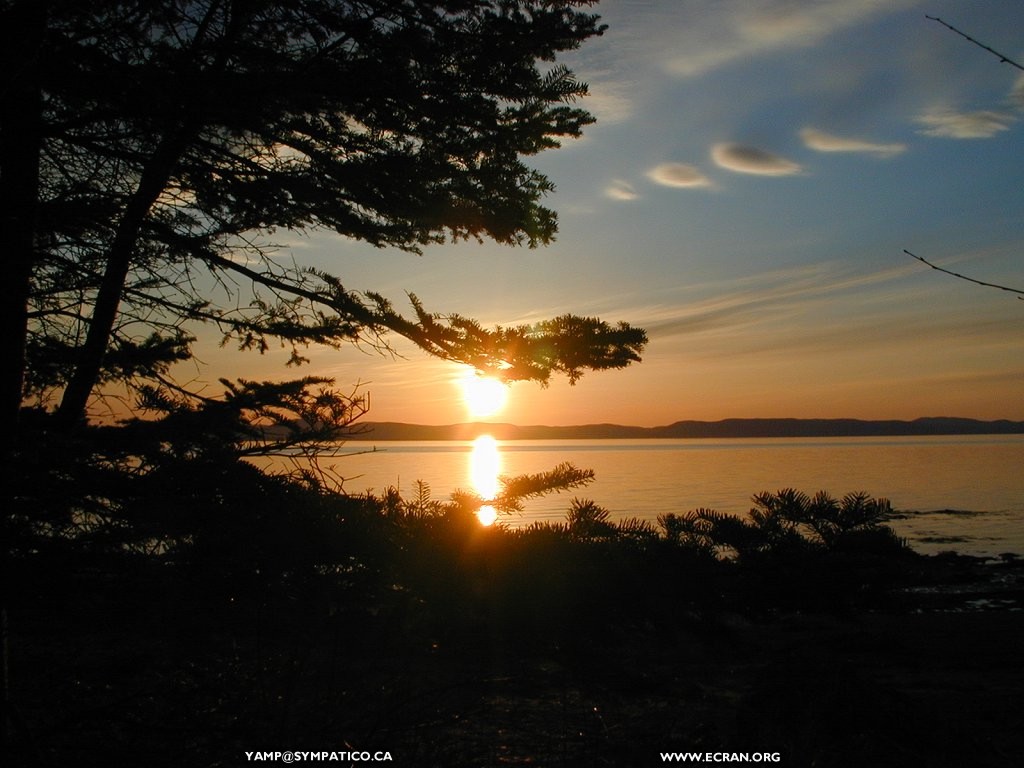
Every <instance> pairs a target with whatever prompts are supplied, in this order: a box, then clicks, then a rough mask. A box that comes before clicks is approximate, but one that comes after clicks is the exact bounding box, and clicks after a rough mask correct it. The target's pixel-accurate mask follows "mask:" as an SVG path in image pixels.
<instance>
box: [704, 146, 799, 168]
mask: <svg viewBox="0 0 1024 768" xmlns="http://www.w3.org/2000/svg"><path fill="white" fill-rule="evenodd" d="M711 159H712V160H714V161H715V163H717V164H718V165H719V166H721V167H722V168H725V169H727V170H730V171H735V172H736V173H752V174H755V175H757V176H792V175H793V174H796V173H800V170H801V168H800V166H799V165H798V164H797V163H794V162H793V161H792V160H787V159H786V158H784V157H780V156H779V155H775V154H772V153H771V152H766V151H765V150H763V149H758V148H757V147H749V146H746V145H744V144H731V143H721V144H715V145H714V146H713V147H712V148H711Z"/></svg>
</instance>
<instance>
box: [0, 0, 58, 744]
mask: <svg viewBox="0 0 1024 768" xmlns="http://www.w3.org/2000/svg"><path fill="white" fill-rule="evenodd" d="M46 23H47V13H46V4H45V3H40V2H37V1H36V0H22V2H17V3H14V4H12V5H11V6H10V7H9V8H8V9H7V12H6V13H4V14H3V15H2V17H0V67H2V75H3V77H4V80H3V97H2V98H0V244H2V245H0V247H2V248H3V255H4V259H3V261H4V267H5V274H4V279H3V280H0V343H2V344H3V349H4V356H5V357H6V358H7V359H6V363H7V365H6V366H5V369H4V371H3V372H2V373H0V382H2V383H0V397H2V398H3V406H2V407H3V409H4V410H3V414H4V415H3V416H2V417H0V424H2V425H3V426H4V427H6V429H5V432H4V435H5V439H4V440H3V449H2V453H0V465H2V466H0V476H2V483H3V488H2V491H0V494H2V495H0V503H2V504H3V508H4V512H3V531H2V532H0V536H2V538H3V544H2V545H0V558H2V562H0V580H2V581H3V587H2V592H0V646H2V648H0V653H2V662H0V688H2V704H0V745H2V746H0V749H2V751H3V753H4V754H6V753H7V751H8V749H7V748H8V745H9V744H10V742H11V739H12V736H13V733H12V726H11V721H12V720H11V718H12V713H11V697H10V672H9V652H8V618H7V606H8V605H9V602H10V599H9V598H10V594H11V590H14V589H17V586H16V585H15V584H13V583H11V579H10V569H9V567H8V566H9V562H10V560H9V551H8V545H9V542H10V537H9V533H10V530H9V528H8V526H9V524H10V517H9V516H10V515H12V514H14V501H15V485H14V483H15V476H14V475H15V471H16V469H15V462H14V458H15V455H16V451H17V450H18V447H19V440H20V438H19V435H18V416H19V414H20V412H21V398H22V392H23V388H24V383H25V348H26V338H27V335H28V296H29V290H30V287H31V281H32V269H33V267H34V265H35V260H36V228H37V212H38V208H39V153H40V149H41V147H42V110H43V100H42V77H41V73H40V64H41V57H42V50H43V43H44V39H45V36H46Z"/></svg>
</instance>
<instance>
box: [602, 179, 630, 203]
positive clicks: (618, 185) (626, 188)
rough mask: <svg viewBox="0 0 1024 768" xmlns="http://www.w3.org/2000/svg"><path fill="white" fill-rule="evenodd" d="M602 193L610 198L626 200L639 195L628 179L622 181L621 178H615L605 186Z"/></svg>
mask: <svg viewBox="0 0 1024 768" xmlns="http://www.w3.org/2000/svg"><path fill="white" fill-rule="evenodd" d="M604 193H605V195H606V196H608V197H610V198H611V199H612V200H624V201H628V200H636V199H637V198H638V197H639V195H638V194H637V193H636V188H635V187H634V186H633V185H632V184H630V183H629V182H628V181H623V180H622V179H616V180H615V181H613V182H612V183H611V184H609V185H608V186H607V187H606V188H605V190H604Z"/></svg>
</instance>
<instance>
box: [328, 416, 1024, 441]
mask: <svg viewBox="0 0 1024 768" xmlns="http://www.w3.org/2000/svg"><path fill="white" fill-rule="evenodd" d="M362 426H363V427H364V429H365V431H364V432H363V433H362V434H359V435H353V436H352V437H351V438H348V439H351V440H381V441H384V440H472V439H474V438H476V437H479V436H480V435H482V434H487V435H491V436H492V437H494V438H495V439H497V440H616V439H617V440H624V439H644V438H675V439H680V438H733V437H896V436H915V435H1020V434H1024V421H1008V420H1006V419H1000V420H997V421H979V420H977V419H961V418H954V417H946V416H943V417H926V418H920V419H914V420H913V421H896V420H889V421H864V420H861V419H723V420H721V421H677V422H675V423H673V424H668V425H666V426H663V427H631V426H626V425H622V424H582V425H578V426H569V427H552V426H544V425H531V426H517V425H515V424H489V423H486V422H468V423H464V424H446V425H437V426H434V425H427V424H405V423H402V422H395V421H378V422H366V423H364V424H362Z"/></svg>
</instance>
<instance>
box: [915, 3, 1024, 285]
mask: <svg viewBox="0 0 1024 768" xmlns="http://www.w3.org/2000/svg"><path fill="white" fill-rule="evenodd" d="M925 18H926V19H929V20H931V21H937V22H939V24H941V25H942V26H944V27H945V28H946V29H951V30H952V31H954V32H956V33H957V34H958V35H960V37H962V38H964V39H965V40H968V41H970V42H972V43H974V44H975V45H976V46H978V47H979V48H984V49H985V50H986V51H988V52H989V53H991V54H992V55H993V56H995V57H996V58H998V59H999V61H1000V62H1001V63H1003V64H1009V65H1010V66H1011V67H1016V68H1017V69H1019V70H1021V71H1022V72H1024V66H1021V65H1020V64H1018V63H1017V62H1016V61H1014V60H1013V59H1011V58H1010V57H1009V56H1006V55H1004V54H1002V53H1000V52H999V51H997V50H995V49H994V48H989V47H988V46H987V45H985V44H984V43H981V42H978V41H977V40H975V39H974V38H973V37H971V36H970V35H967V34H964V33H963V32H961V31H960V30H959V29H957V28H956V27H954V26H953V25H951V24H947V23H946V22H944V21H943V20H942V19H940V18H939V17H938V16H928V15H927V14H926V15H925ZM911 255H913V254H911ZM914 258H917V257H916V256H915V257H914ZM929 266H931V265H929ZM943 271H944V270H943ZM957 277H960V275H957ZM982 285H984V283H982ZM996 287H997V288H998V287H1000V286H996Z"/></svg>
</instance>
